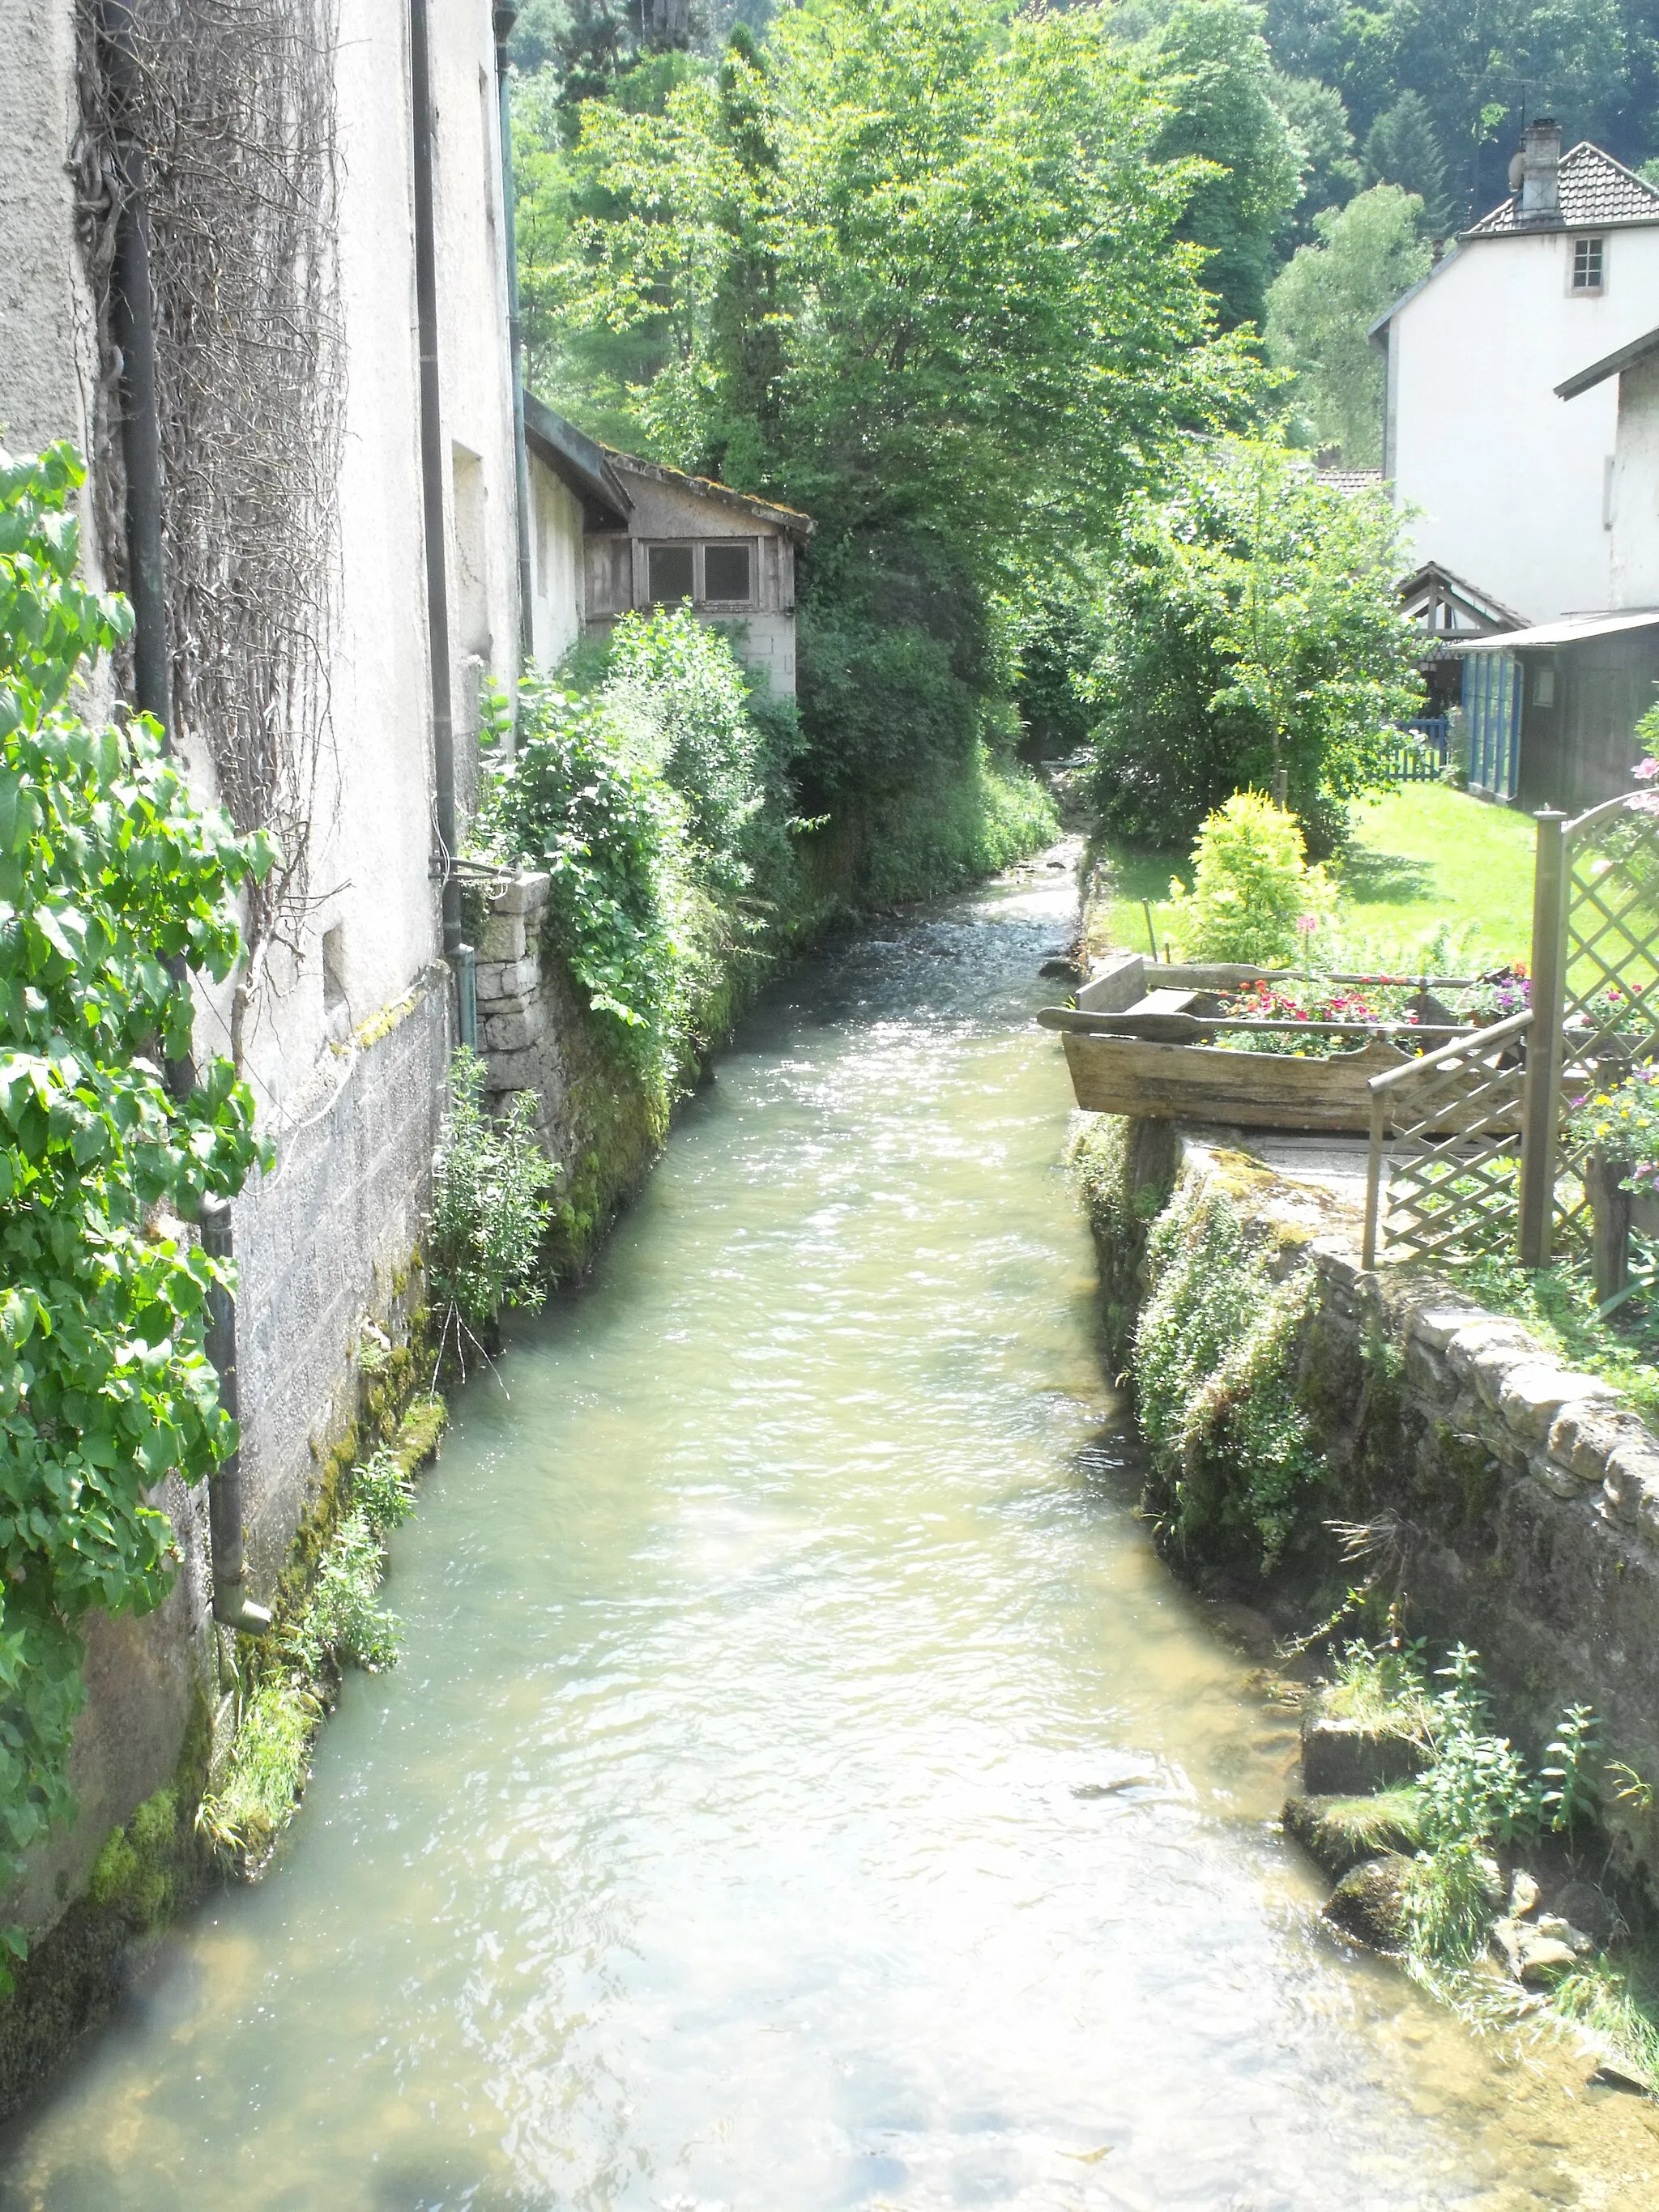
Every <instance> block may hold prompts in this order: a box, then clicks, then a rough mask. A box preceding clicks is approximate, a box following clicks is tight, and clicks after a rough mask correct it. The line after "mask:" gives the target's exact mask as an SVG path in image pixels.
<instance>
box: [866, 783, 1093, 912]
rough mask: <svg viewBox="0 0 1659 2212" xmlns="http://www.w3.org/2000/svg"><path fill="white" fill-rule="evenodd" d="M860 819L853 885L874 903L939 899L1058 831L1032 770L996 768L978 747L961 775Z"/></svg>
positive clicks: (994, 870)
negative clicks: (862, 832)
mask: <svg viewBox="0 0 1659 2212" xmlns="http://www.w3.org/2000/svg"><path fill="white" fill-rule="evenodd" d="M866 819H867V823H868V837H867V842H866V848H865V851H864V854H863V857H862V860H861V865H860V874H859V884H858V888H859V891H860V896H862V897H863V898H865V899H867V900H869V901H870V902H872V903H873V904H875V905H878V906H888V905H896V904H898V903H901V902H905V901H908V900H912V899H925V898H939V897H942V896H944V895H945V893H946V892H947V891H952V890H957V888H958V887H959V886H960V885H961V884H965V883H969V882H971V881H973V880H974V879H975V878H978V877H981V876H987V875H994V874H996V873H997V872H998V871H999V870H1000V869H1003V868H1008V867H1012V866H1013V864H1014V862H1015V861H1016V860H1024V857H1025V855H1026V854H1028V853H1033V852H1036V851H1037V850H1038V849H1039V848H1041V847H1042V846H1044V845H1046V844H1048V843H1049V842H1051V840H1053V839H1054V837H1056V836H1059V834H1060V817H1059V814H1058V812H1057V811H1056V810H1055V806H1054V800H1053V799H1051V798H1050V797H1049V796H1048V793H1047V792H1046V791H1045V790H1044V789H1043V787H1042V785H1041V784H1040V783H1039V782H1038V781H1037V780H1036V777H1035V776H1034V775H1032V774H1031V772H1030V769H1024V768H1021V767H1018V765H1014V764H1009V765H1006V766H999V765H998V764H997V763H995V762H994V761H993V760H992V758H991V756H990V754H989V752H988V751H987V750H986V749H985V748H984V747H983V746H981V747H979V748H977V749H976V750H975V756H974V758H973V759H972V761H971V762H970V763H969V766H968V768H967V769H966V770H965V771H963V772H961V773H959V774H956V775H948V776H941V777H940V778H939V779H938V781H935V782H934V783H933V784H931V785H927V786H921V787H918V788H917V789H915V791H911V792H907V793H900V794H896V795H893V796H891V797H890V798H888V799H886V800H885V801H884V802H883V803H882V804H881V805H879V806H878V807H877V808H875V809H874V810H872V814H871V816H870V817H866Z"/></svg>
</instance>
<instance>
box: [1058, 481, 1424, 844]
mask: <svg viewBox="0 0 1659 2212" xmlns="http://www.w3.org/2000/svg"><path fill="white" fill-rule="evenodd" d="M1398 529H1399V526H1398V522H1397V520H1396V518H1395V513H1394V510H1393V508H1392V507H1390V505H1389V501H1388V498H1387V496H1386V495H1385V494H1384V493H1383V492H1381V491H1376V492H1365V493H1360V494H1358V495H1354V494H1345V493H1343V492H1340V491H1338V490H1335V489H1333V488H1331V487H1330V486H1328V485H1326V484H1322V483H1318V482H1317V481H1316V479H1315V477H1314V476H1313V473H1312V471H1311V469H1310V466H1309V465H1308V463H1307V461H1306V460H1305V459H1304V458H1302V457H1301V456H1298V455H1297V454H1295V453H1291V452H1288V451H1286V450H1285V448H1284V447H1279V446H1276V445H1272V444H1267V443H1263V442H1260V441H1243V440H1227V441H1223V442H1221V443H1220V444H1218V445H1216V446H1211V447H1194V449H1193V450H1192V452H1191V453H1189V455H1188V459H1187V461H1186V465H1185V466H1184V468H1183V469H1182V474H1181V478H1180V481H1179V483H1178V484H1177V485H1176V489H1175V490H1174V492H1173V493H1172V494H1171V495H1170V496H1169V497H1167V498H1163V499H1152V498H1148V499H1146V500H1143V501H1141V502H1139V506H1138V507H1137V510H1136V511H1135V513H1133V515H1132V517H1131V519H1130V522H1129V526H1128V531H1127V557H1126V558H1125V559H1123V560H1122V561H1121V562H1118V563H1117V564H1115V567H1114V569H1113V571H1112V574H1111V576H1110V580H1109V583H1108V586H1107V589H1106V594H1105V601H1106V615H1107V632H1106V635H1107V645H1106V650H1105V652H1104V653H1103V656H1102V658H1101V660H1100V662H1099V664H1098V665H1097V671H1096V673H1095V677H1094V683H1093V689H1094V691H1095V696H1096V702H1097V710H1098V712H1099V714H1100V718H1101V719H1100V725H1099V728H1098V731H1097V739H1096V745H1097V765H1098V786H1099V794H1100V800H1101V805H1102V809H1103V813H1104V815H1105V817H1106V819H1107V820H1108V821H1109V823H1111V824H1112V825H1113V826H1114V827H1115V828H1116V829H1118V830H1119V831H1120V833H1121V834H1122V835H1124V836H1131V837H1136V838H1143V839H1146V841H1147V842H1152V843H1154V844H1160V845H1170V844H1176V843H1180V842H1184V841H1185V839H1187V838H1188V837H1189V836H1191V835H1192V833H1193V831H1194V829H1196V827H1197V825H1198V824H1199V823H1200V822H1201V821H1202V820H1203V818H1204V817H1205V816H1206V814H1208V813H1209V812H1210V811H1212V808H1214V807H1216V806H1218V805H1220V803H1221V802H1222V801H1223V800H1224V799H1226V798H1227V797H1228V796H1229V794H1230V793H1232V792H1233V791H1235V790H1237V789H1238V788H1240V787H1243V786H1253V787H1255V788H1257V789H1262V790H1265V789H1267V788H1268V787H1270V785H1271V782H1272V779H1273V775H1274V772H1275V771H1276V770H1277V769H1284V770H1285V774H1286V777H1287V780H1288V789H1289V799H1290V804H1291V807H1292V809H1293V810H1294V811H1296V812H1297V814H1298V815H1299V816H1300V817H1302V819H1303V821H1304V823H1306V824H1307V825H1308V826H1309V828H1310V829H1311V830H1312V831H1313V833H1314V835H1315V836H1316V838H1317V839H1318V840H1319V841H1320V842H1328V841H1329V838H1330V837H1331V836H1332V834H1333V833H1334V830H1335V829H1337V828H1338V827H1339V826H1340V810H1341V807H1342V804H1343V802H1344V801H1345V800H1346V799H1351V798H1353V797H1355V796H1357V795H1358V793H1361V792H1364V791H1368V790H1375V789H1379V788H1383V787H1386V786H1387V785H1388V783H1389V781H1390V780H1391V779H1390V770H1389V750H1390V747H1391V744H1392V742H1393V739H1392V736H1391V732H1393V730H1394V729H1395V726H1397V725H1398V723H1399V722H1400V721H1401V720H1403V719H1404V718H1406V717H1407V716H1408V715H1409V714H1412V713H1413V712H1414V711H1415V708H1416V706H1417V703H1418V702H1419V699H1420V697H1421V686H1420V684H1419V680H1418V678H1417V676H1416V674H1415V669H1414V664H1415V661H1416V658H1417V655H1418V653H1419V650H1420V646H1421V641H1420V637H1419V633H1418V631H1417V630H1416V629H1415V628H1414V626H1413V624H1412V623H1409V622H1407V620H1406V619H1405V617H1403V616H1402V615H1401V612H1400V606H1399V600H1398V597H1397V595H1396V592H1395V581H1396V579H1397V578H1398V576H1399V574H1400V566H1401V563H1400V556H1399V550H1398Z"/></svg>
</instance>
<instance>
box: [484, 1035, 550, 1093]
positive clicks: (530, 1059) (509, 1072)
mask: <svg viewBox="0 0 1659 2212" xmlns="http://www.w3.org/2000/svg"><path fill="white" fill-rule="evenodd" d="M541 1060H542V1054H541V1051H540V1049H539V1048H537V1047H535V1046H530V1047H527V1048H526V1049H524V1050H523V1051H520V1052H492V1053H491V1054H490V1055H489V1074H488V1076H487V1078H486V1087H487V1088H488V1089H489V1090H490V1091H533V1090H535V1089H536V1087H537V1082H538V1077H539V1075H540V1073H541Z"/></svg>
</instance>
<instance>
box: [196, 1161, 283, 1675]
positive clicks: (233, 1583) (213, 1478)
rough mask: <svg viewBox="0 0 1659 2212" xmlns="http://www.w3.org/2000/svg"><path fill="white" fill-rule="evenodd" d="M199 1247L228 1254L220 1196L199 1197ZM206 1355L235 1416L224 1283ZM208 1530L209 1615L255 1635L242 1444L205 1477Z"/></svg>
mask: <svg viewBox="0 0 1659 2212" xmlns="http://www.w3.org/2000/svg"><path fill="white" fill-rule="evenodd" d="M201 1226H202V1249H203V1250H204V1252H205V1253H206V1254H207V1255H208V1256H209V1257H210V1259H214V1260H228V1259H229V1258H230V1257H231V1255H232V1249H233V1247H232V1237H231V1218H230V1207H229V1206H228V1203H227V1202H226V1200H223V1199H222V1198H204V1200H202V1224H201ZM207 1355H208V1358H210V1360H211V1361H212V1363H213V1364H214V1366H215V1367H216V1369H217V1370H218V1375H219V1402H220V1404H221V1405H222V1407H224V1409H225V1411H226V1413H228V1414H229V1415H230V1418H231V1419H232V1420H233V1421H234V1420H235V1419H237V1417H238V1410H239V1400H238V1397H237V1392H236V1302H235V1300H234V1298H233V1297H231V1295H230V1293H229V1291H227V1290H226V1289H225V1288H224V1286H223V1285H222V1284H219V1283H216V1284H215V1285H213V1287H212V1289H211V1290H210V1291H209V1292H208V1327H207ZM208 1531H209V1535H210V1540H211V1542H212V1547H213V1618H214V1619H215V1620H219V1621H222V1622H223V1623H224V1625H225V1626H226V1627H227V1628H240V1629H242V1630H243V1631H244V1632H246V1634H248V1635H249V1636H259V1635H262V1634H263V1633H264V1631H265V1630H266V1629H267V1628H269V1627H270V1614H269V1613H267V1612H266V1611H265V1608H264V1606H262V1605H255V1604H254V1603H253V1601H252V1599H251V1598H250V1597H249V1596H248V1594H247V1590H246V1585H245V1583H244V1579H243V1577H244V1560H243V1556H242V1454H241V1449H240V1445H239V1446H238V1448H237V1449H235V1450H234V1451H233V1452H232V1453H231V1454H230V1455H229V1457H228V1458H227V1459H222V1460H221V1461H220V1462H219V1464H218V1466H217V1467H216V1468H214V1470H213V1472H212V1474H210V1476H209V1477H208Z"/></svg>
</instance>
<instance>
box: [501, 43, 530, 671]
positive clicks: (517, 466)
mask: <svg viewBox="0 0 1659 2212" xmlns="http://www.w3.org/2000/svg"><path fill="white" fill-rule="evenodd" d="M518 20H519V0H497V5H496V8H495V94H496V101H497V105H498V106H499V109H500V112H501V237H502V240H503V243H504V245H505V247H506V252H507V351H508V355H509V357H510V368H511V373H512V377H513V477H514V480H515V488H516V490H517V494H518V499H517V507H516V513H517V520H518V546H519V659H520V665H523V664H524V663H526V662H528V661H529V660H530V659H532V656H533V654H534V652H535V625H534V622H533V620H532V604H531V579H530V459H529V455H528V454H527V453H526V450H525V441H524V325H523V323H522V321H521V319H520V314H519V231H518V213H517V207H516V204H515V203H516V194H515V192H514V190H513V99H512V88H511V85H510V82H509V80H508V76H507V71H508V70H509V68H510V67H511V63H510V59H509V57H508V54H507V40H509V39H510V38H511V37H512V35H513V25H514V23H516V22H517V21H518Z"/></svg>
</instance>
